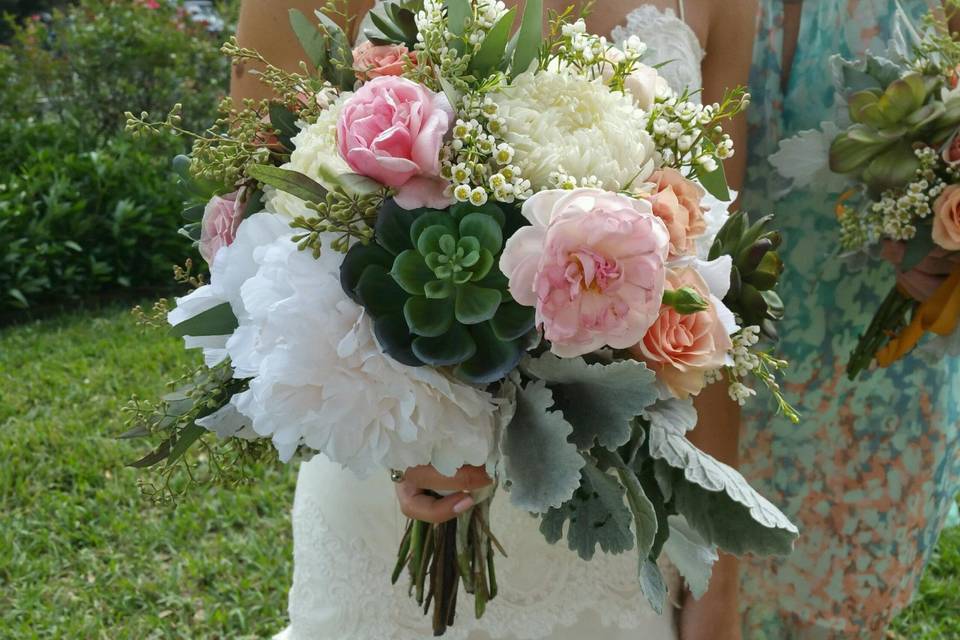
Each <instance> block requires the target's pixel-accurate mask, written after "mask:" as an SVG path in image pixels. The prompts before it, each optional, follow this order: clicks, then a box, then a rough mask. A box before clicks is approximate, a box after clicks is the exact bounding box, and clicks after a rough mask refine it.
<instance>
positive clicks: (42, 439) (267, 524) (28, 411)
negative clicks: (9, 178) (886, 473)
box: [0, 308, 960, 640]
mask: <svg viewBox="0 0 960 640" xmlns="http://www.w3.org/2000/svg"><path fill="white" fill-rule="evenodd" d="M196 362H197V360H196V354H187V353H185V352H184V350H183V349H182V347H181V345H180V342H179V341H177V340H174V339H172V338H169V337H167V336H166V335H164V333H163V332H160V331H150V330H142V329H140V328H139V327H137V326H136V324H135V322H134V321H133V319H132V317H131V316H130V313H129V311H127V310H125V309H121V308H114V309H108V310H106V311H100V312H92V313H84V312H77V313H75V314H69V315H64V316H61V317H58V318H54V319H51V320H47V321H43V322H36V323H32V324H28V325H23V326H19V327H11V328H7V329H0V460H2V461H3V463H2V465H0V513H2V514H3V515H2V518H0V638H3V639H4V640H5V639H6V638H18V639H20V638H57V639H60V638H63V639H73V638H83V639H95V638H103V639H110V640H122V639H127V638H130V639H137V640H140V639H149V638H204V639H216V638H230V639H241V638H264V637H269V635H271V634H272V633H274V632H276V631H278V630H279V629H280V628H281V627H282V626H283V624H284V619H285V615H286V590H287V588H288V586H289V583H290V575H291V569H292V566H291V561H290V556H291V546H292V541H291V535H290V524H289V508H290V505H291V503H292V499H293V487H294V479H295V471H294V469H292V468H279V469H278V468H274V467H271V468H270V469H264V470H261V471H259V472H258V475H257V478H256V479H257V481H258V483H257V486H254V487H242V488H240V489H236V490H229V489H218V490H217V489H210V490H206V489H205V490H202V491H199V492H196V493H193V494H191V495H190V496H188V497H187V498H185V499H183V500H182V501H181V502H180V503H179V504H178V505H177V507H176V509H174V508H172V507H171V506H168V505H157V504H154V503H153V502H151V501H150V500H148V499H147V498H145V497H143V496H142V495H141V493H140V491H139V489H138V485H137V480H138V478H139V477H141V474H138V473H137V472H134V471H133V470H131V469H128V468H125V467H124V463H125V462H129V461H131V460H133V459H135V458H136V457H137V455H138V454H139V453H143V446H144V445H143V444H142V443H137V442H132V443H131V442H126V441H118V440H116V439H114V437H113V436H115V435H117V434H119V433H121V432H122V431H123V417H122V414H121V411H120V410H121V407H122V406H123V405H124V403H125V402H126V399H127V398H129V397H130V396H131V395H133V394H137V395H139V396H141V397H144V398H150V397H154V396H156V395H157V394H158V393H160V392H161V391H162V390H163V380H165V379H167V378H169V377H172V376H174V375H176V374H178V373H180V372H182V371H184V370H185V369H187V368H189V367H191V366H193V365H194V364H196ZM891 637H894V638H904V639H906V638H909V639H911V640H916V639H930V640H933V639H939V638H944V639H945V638H958V637H960V530H958V529H954V530H950V531H947V532H946V533H945V534H944V536H943V538H942V540H941V543H940V545H939V548H938V550H937V552H936V554H935V556H934V561H933V564H932V565H931V567H930V569H929V570H928V571H927V574H926V576H925V577H924V579H923V583H922V585H921V593H920V595H919V596H918V598H917V600H916V602H915V603H914V605H913V606H912V607H911V608H910V609H908V610H907V611H906V612H904V613H903V614H902V615H901V616H900V618H899V619H898V621H897V624H896V626H895V628H894V630H893V631H891Z"/></svg>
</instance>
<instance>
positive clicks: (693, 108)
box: [650, 94, 734, 173]
mask: <svg viewBox="0 0 960 640" xmlns="http://www.w3.org/2000/svg"><path fill="white" fill-rule="evenodd" d="M720 110H721V106H720V105H719V104H716V103H714V104H708V105H702V104H698V103H697V102H694V101H693V100H691V99H690V96H689V95H688V94H687V95H679V96H676V95H670V96H666V97H662V98H660V99H658V100H657V102H656V104H655V105H654V108H653V111H652V113H651V116H650V134H651V135H652V136H653V139H654V142H656V145H657V151H658V154H659V158H658V164H659V165H663V166H668V167H672V168H675V169H683V168H693V169H696V168H698V167H702V168H703V170H704V171H706V172H708V173H712V172H713V171H716V170H717V168H718V166H719V165H718V162H717V159H720V160H726V159H727V158H732V157H733V155H734V148H733V140H732V139H731V138H730V135H729V134H726V133H724V132H723V128H722V127H720V126H715V125H713V124H712V123H713V122H715V120H716V119H717V114H718V113H719V112H720Z"/></svg>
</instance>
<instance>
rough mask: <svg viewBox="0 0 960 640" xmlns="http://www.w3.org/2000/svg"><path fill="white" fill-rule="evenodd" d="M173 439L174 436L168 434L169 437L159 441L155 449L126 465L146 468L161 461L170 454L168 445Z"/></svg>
mask: <svg viewBox="0 0 960 640" xmlns="http://www.w3.org/2000/svg"><path fill="white" fill-rule="evenodd" d="M173 440H174V436H170V438H168V439H167V440H164V441H163V442H162V443H160V445H159V446H158V447H157V448H156V449H154V450H153V451H151V452H150V453H148V454H147V455H145V456H143V457H142V458H140V459H139V460H137V461H135V462H130V463H128V464H127V466H128V467H133V468H134V469H147V468H149V467H152V466H154V465H156V464H159V463H161V462H163V461H164V460H166V459H167V456H169V455H170V446H171V444H172V442H173Z"/></svg>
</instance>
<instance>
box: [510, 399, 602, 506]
mask: <svg viewBox="0 0 960 640" xmlns="http://www.w3.org/2000/svg"><path fill="white" fill-rule="evenodd" d="M552 405H553V394H552V393H551V392H550V390H549V389H547V387H546V384H544V382H542V381H536V382H531V383H530V384H528V385H527V386H526V388H524V389H522V390H520V391H519V392H518V393H517V403H516V409H515V411H516V412H515V413H514V416H513V420H511V421H510V424H509V425H508V426H507V427H506V429H504V430H503V435H502V440H501V444H500V447H501V451H502V453H503V457H504V476H505V479H506V480H507V482H509V484H510V500H511V502H513V504H514V505H516V506H517V507H518V508H520V509H523V510H524V511H532V512H534V513H545V512H546V511H547V510H548V509H550V508H551V507H559V506H560V505H561V504H563V503H564V502H566V501H567V500H569V499H570V496H572V495H573V492H574V491H576V489H577V487H578V486H580V469H581V468H582V467H583V465H584V460H583V456H581V455H580V453H579V452H578V451H577V448H576V447H575V446H574V445H573V444H571V443H570V442H568V441H567V437H568V436H569V435H570V433H571V432H572V431H573V427H571V426H570V423H569V422H567V421H566V420H564V419H563V415H562V414H561V413H560V412H559V411H550V410H549V409H550V407H551V406H552Z"/></svg>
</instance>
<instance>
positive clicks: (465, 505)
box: [453, 496, 473, 513]
mask: <svg viewBox="0 0 960 640" xmlns="http://www.w3.org/2000/svg"><path fill="white" fill-rule="evenodd" d="M472 506H473V496H467V497H466V498H464V499H463V500H461V501H460V502H458V503H457V504H455V505H453V512H454V513H463V512H464V511H466V510H467V509H469V508H470V507H472Z"/></svg>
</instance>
